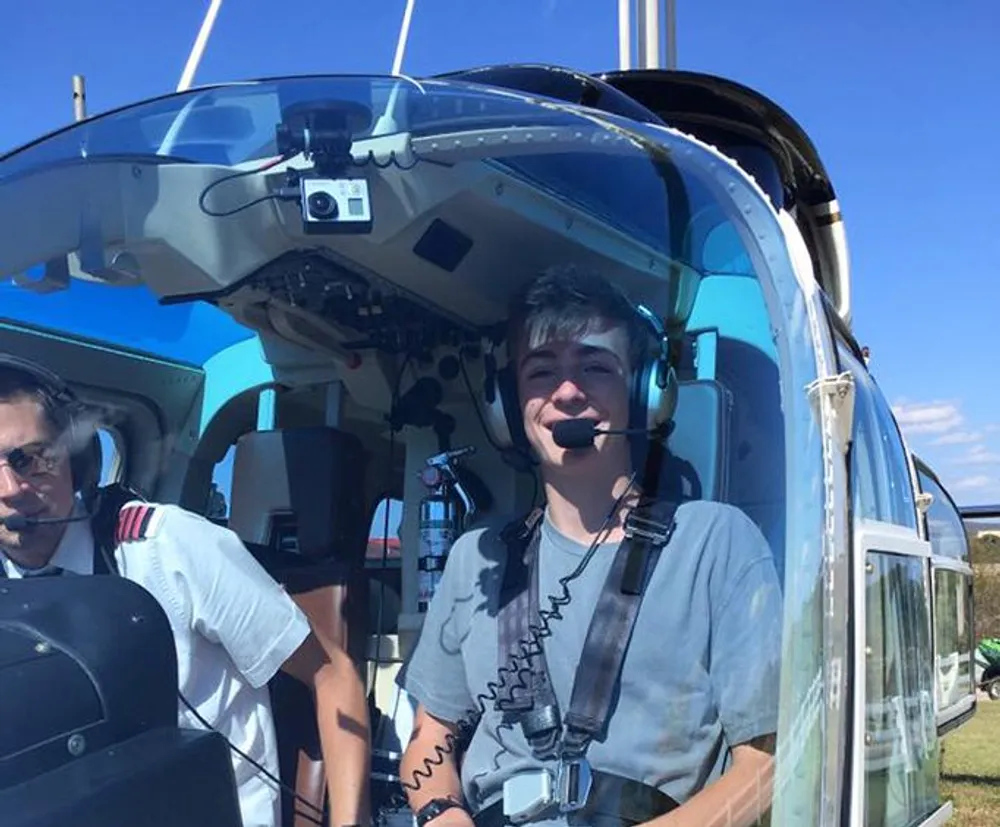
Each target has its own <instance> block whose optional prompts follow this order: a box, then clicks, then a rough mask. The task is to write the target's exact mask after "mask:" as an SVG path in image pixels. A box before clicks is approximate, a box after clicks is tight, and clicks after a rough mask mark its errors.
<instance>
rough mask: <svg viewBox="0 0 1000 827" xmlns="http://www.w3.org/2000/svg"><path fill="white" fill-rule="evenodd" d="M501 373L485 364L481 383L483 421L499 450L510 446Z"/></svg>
mask: <svg viewBox="0 0 1000 827" xmlns="http://www.w3.org/2000/svg"><path fill="white" fill-rule="evenodd" d="M502 372H503V371H498V370H497V369H496V366H495V363H492V364H491V363H487V369H486V378H485V382H484V383H483V396H484V399H485V403H486V406H485V407H486V410H485V411H484V414H483V420H484V422H485V423H486V427H487V429H488V430H489V432H490V436H491V437H492V439H493V441H494V442H495V443H496V444H497V447H499V448H501V449H503V448H509V447H510V446H511V434H510V427H509V426H508V424H507V413H506V405H505V402H504V393H503V387H502V380H501V374H502Z"/></svg>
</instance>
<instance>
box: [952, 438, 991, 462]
mask: <svg viewBox="0 0 1000 827" xmlns="http://www.w3.org/2000/svg"><path fill="white" fill-rule="evenodd" d="M955 462H957V463H960V464H962V465H989V464H990V463H994V462H995V463H1000V454H998V453H996V452H995V451H990V450H989V449H988V448H987V447H986V446H985V445H983V444H981V443H980V444H979V445H973V446H972V447H971V448H969V450H968V452H967V453H965V454H963V455H962V456H960V457H958V458H956V459H955Z"/></svg>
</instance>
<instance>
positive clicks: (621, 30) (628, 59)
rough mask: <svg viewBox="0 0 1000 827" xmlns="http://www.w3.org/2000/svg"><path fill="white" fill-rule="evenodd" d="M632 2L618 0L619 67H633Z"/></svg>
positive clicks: (624, 68)
mask: <svg viewBox="0 0 1000 827" xmlns="http://www.w3.org/2000/svg"><path fill="white" fill-rule="evenodd" d="M632 2H633V0H618V68H619V69H621V70H622V71H623V72H624V71H627V70H628V69H631V68H632Z"/></svg>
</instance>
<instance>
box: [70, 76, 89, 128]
mask: <svg viewBox="0 0 1000 827" xmlns="http://www.w3.org/2000/svg"><path fill="white" fill-rule="evenodd" d="M86 119H87V82H86V81H85V80H84V78H83V75H73V120H75V121H83V120H86Z"/></svg>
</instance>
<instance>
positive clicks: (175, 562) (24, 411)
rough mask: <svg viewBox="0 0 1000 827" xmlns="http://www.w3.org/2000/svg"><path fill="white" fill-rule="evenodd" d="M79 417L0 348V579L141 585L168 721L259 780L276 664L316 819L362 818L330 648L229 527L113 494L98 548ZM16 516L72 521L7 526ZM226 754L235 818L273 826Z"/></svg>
mask: <svg viewBox="0 0 1000 827" xmlns="http://www.w3.org/2000/svg"><path fill="white" fill-rule="evenodd" d="M87 418H88V417H87V416H86V415H85V410H84V408H83V406H82V405H81V403H80V402H79V400H78V399H77V398H76V397H75V396H74V395H73V393H72V392H71V391H70V390H69V388H68V387H67V386H66V385H65V384H64V383H63V382H62V381H61V380H60V379H59V377H57V376H56V375H55V374H53V373H51V372H50V371H48V370H47V369H45V368H43V367H41V366H39V365H35V364H33V363H31V362H27V361H26V360H21V359H18V358H17V357H12V356H8V355H3V356H0V518H4V519H9V518H12V517H13V518H15V525H14V526H13V527H11V526H8V525H7V524H4V525H2V526H0V550H2V552H3V553H2V555H0V562H2V564H3V565H2V570H0V576H6V577H8V578H21V577H38V576H51V575H63V576H70V575H86V574H91V573H95V572H96V573H110V572H111V569H112V568H114V569H116V570H117V573H118V574H120V575H122V576H124V577H127V578H128V579H129V580H132V581H134V582H136V583H138V584H139V585H141V586H143V587H144V588H145V589H146V590H147V591H148V592H150V593H151V594H152V595H153V596H154V597H155V598H156V599H157V601H158V602H159V603H160V605H161V606H162V607H163V610H164V612H165V613H166V615H167V618H168V619H169V622H170V625H171V628H172V630H173V633H174V640H175V644H176V651H177V665H178V678H179V684H180V685H179V690H180V698H179V713H178V714H179V723H180V725H181V726H184V727H190V728H198V727H201V726H205V725H211V726H212V727H214V728H215V729H217V730H218V731H219V732H221V733H222V734H223V735H224V736H225V737H226V738H227V739H228V741H229V742H230V745H231V746H234V747H236V748H238V749H239V750H240V751H242V752H243V753H244V754H245V755H247V756H248V757H249V758H251V759H252V760H253V761H254V762H256V763H257V764H260V765H261V766H263V767H264V768H265V769H266V770H267V772H268V773H269V774H270V775H271V776H272V777H273V779H276V778H277V776H278V772H279V770H278V758H277V750H276V743H275V731H274V724H273V720H272V717H271V711H270V702H269V695H268V688H267V684H268V681H270V680H271V678H273V677H274V676H275V674H276V673H277V672H278V670H284V671H285V672H287V673H288V674H290V675H292V676H294V677H295V678H297V679H299V680H300V681H302V682H303V683H304V684H305V685H306V686H308V687H309V688H310V690H312V692H313V693H314V697H315V700H316V711H317V719H318V725H319V733H320V740H321V744H322V751H323V755H324V759H325V765H326V768H327V779H328V783H329V792H330V801H331V813H330V824H331V825H338V827H339V825H345V824H359V823H362V822H363V821H365V820H366V819H367V806H368V805H367V778H368V761H369V758H368V748H369V745H368V741H367V732H368V717H367V716H368V712H367V704H366V701H365V695H364V688H363V686H362V683H361V680H360V676H359V674H358V673H357V671H356V670H355V668H354V666H353V664H352V662H351V661H350V659H349V657H348V655H347V654H346V653H345V651H344V649H343V648H342V647H341V645H340V643H341V642H340V641H332V640H327V639H325V636H320V635H318V634H317V633H316V632H315V631H314V630H312V629H311V627H310V624H309V622H308V620H307V618H306V616H305V615H304V614H303V612H302V611H301V610H300V609H299V608H298V607H297V605H296V604H295V602H294V601H293V600H292V599H291V598H290V597H289V596H288V595H287V594H286V593H285V592H284V590H283V589H282V588H281V587H280V586H279V585H278V584H277V583H276V582H275V581H274V580H272V579H271V578H270V577H269V576H268V574H267V573H266V572H265V571H264V570H263V569H262V568H261V567H260V565H258V564H257V562H256V561H255V560H254V558H253V557H252V556H251V555H250V553H249V552H248V551H247V549H246V548H245V547H244V546H243V545H242V543H241V542H240V540H239V539H238V538H237V537H236V535H235V534H233V533H232V532H231V531H229V530H227V529H225V528H222V527H220V526H217V525H215V524H214V523H212V522H210V521H209V520H208V519H206V518H204V517H201V516H199V515H196V514H193V513H191V512H189V511H186V510H184V509H182V508H179V507H178V506H175V505H161V504H151V503H145V502H137V501H133V502H126V503H125V504H124V506H123V507H122V508H121V509H120V511H119V512H118V514H117V519H116V521H115V520H114V517H115V515H112V518H113V521H112V522H111V525H112V527H113V529H114V532H113V537H111V538H107V541H106V542H105V538H102V537H101V536H100V534H101V532H100V531H97V532H96V533H95V530H94V529H95V525H96V524H97V523H98V522H99V520H98V519H97V515H91V514H90V513H89V512H88V505H89V503H90V502H91V500H92V498H91V497H90V494H91V493H92V490H93V488H94V487H96V479H95V477H96V472H97V468H96V467H95V466H96V465H97V459H98V457H99V451H95V450H94V448H95V442H96V437H95V431H94V428H93V425H90V426H88V424H87ZM98 447H99V446H98ZM88 451H90V452H91V455H90V456H88V454H87V452H88ZM101 516H102V517H103V516H105V515H103V514H102V515H101ZM23 517H28V518H47V519H53V518H56V519H58V518H71V517H73V518H79V519H74V520H73V521H66V522H53V523H44V524H38V525H34V526H32V525H28V526H17V525H16V519H19V518H23ZM91 517H93V519H92V518H91ZM345 722H346V724H345ZM231 754H232V759H233V767H234V770H235V777H236V783H237V787H238V793H239V803H240V810H241V813H242V819H243V823H244V825H246V827H278V825H280V824H281V815H280V814H281V798H280V795H279V790H278V788H277V785H276V784H275V783H274V781H273V780H272V779H268V778H267V777H265V776H264V775H263V774H262V773H261V772H260V771H259V769H257V768H255V767H254V766H253V765H252V764H251V763H250V762H248V761H247V760H245V759H244V758H243V757H241V756H239V755H238V754H237V753H236V751H235V750H233V751H232V752H231ZM178 794H179V795H183V790H180V791H178Z"/></svg>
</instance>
